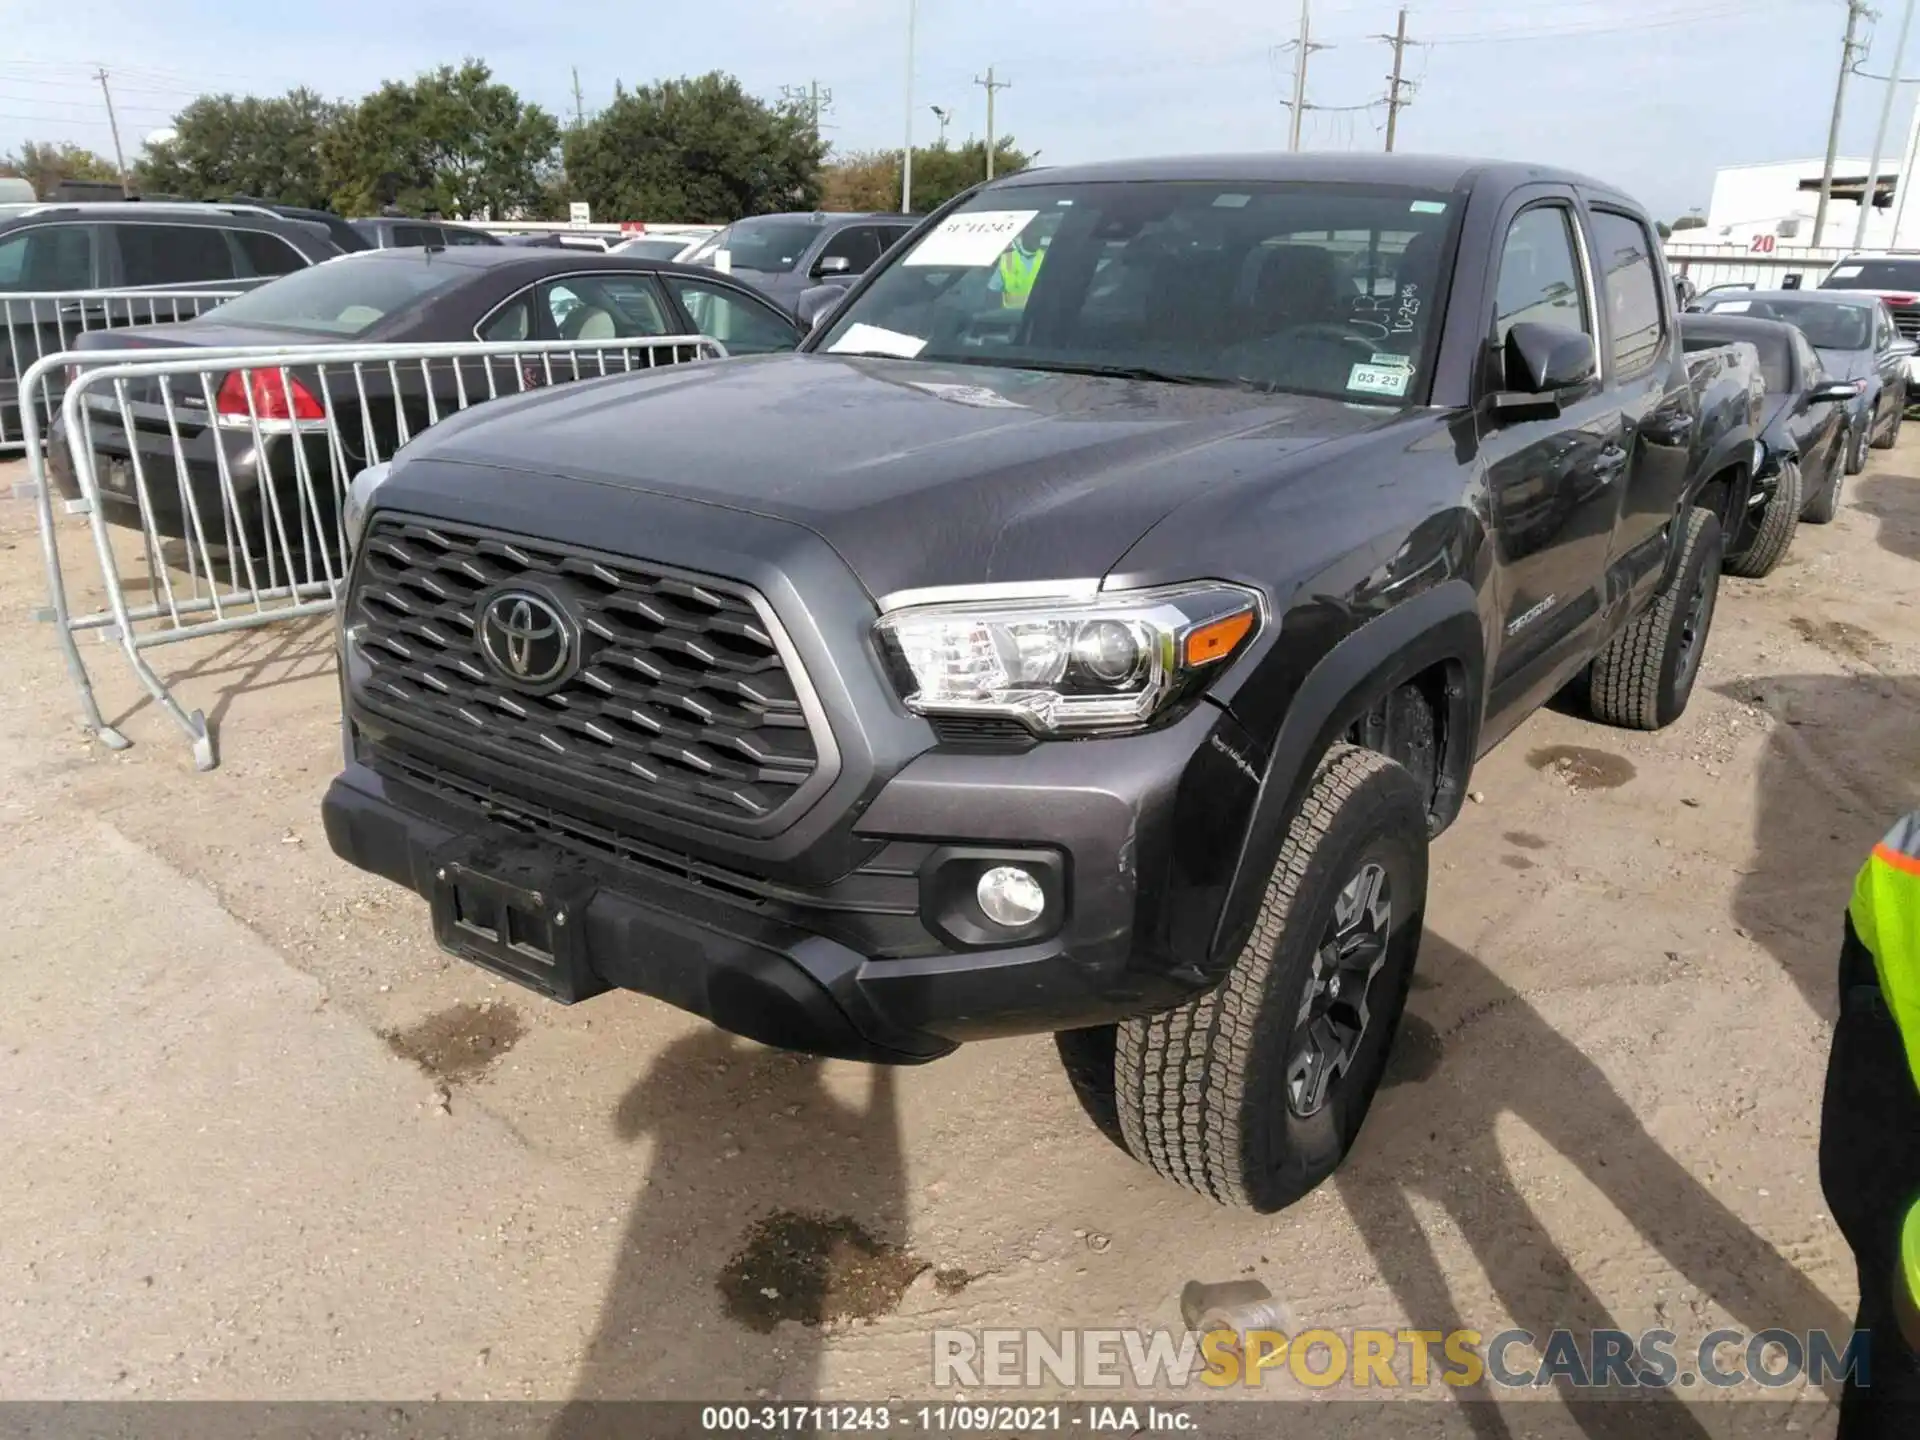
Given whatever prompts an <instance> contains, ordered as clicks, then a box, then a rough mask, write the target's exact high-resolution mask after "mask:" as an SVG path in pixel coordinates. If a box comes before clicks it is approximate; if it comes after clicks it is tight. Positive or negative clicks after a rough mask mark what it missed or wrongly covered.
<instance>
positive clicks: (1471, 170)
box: [995, 151, 1639, 209]
mask: <svg viewBox="0 0 1920 1440" xmlns="http://www.w3.org/2000/svg"><path fill="white" fill-rule="evenodd" d="M1099 180H1228V181H1232V180H1254V181H1258V180H1269V181H1272V180H1321V181H1343V180H1344V181H1351V182H1355V183H1358V184H1363V185H1368V184H1371V185H1409V186H1417V187H1420V188H1422V189H1430V190H1459V189H1464V188H1471V187H1472V186H1473V185H1475V184H1478V183H1481V182H1487V183H1491V184H1493V185H1495V186H1497V187H1502V188H1504V187H1510V186H1514V185H1524V184H1530V183H1537V182H1541V181H1548V182H1557V183H1559V184H1563V185H1577V186H1579V187H1581V188H1582V189H1585V190H1594V191H1600V192H1602V193H1604V194H1606V195H1608V196H1609V197H1613V198H1617V199H1620V200H1626V199H1627V198H1628V197H1627V196H1626V195H1625V194H1624V193H1623V192H1621V191H1620V190H1618V189H1616V188H1615V187H1613V186H1611V185H1608V184H1606V183H1605V182H1604V181H1600V180H1595V179H1593V178H1592V177H1591V176H1588V175H1581V174H1579V173H1577V172H1575V171H1572V170H1561V169H1558V168H1556V167H1554V166H1551V165H1531V164H1525V163H1522V162H1518V161H1513V160H1476V159H1473V158H1470V157H1466V156H1458V155H1384V154H1383V155H1368V154H1361V155H1355V154H1349V153H1344V152H1342V153H1327V154H1297V153H1290V152H1287V151H1277V152H1262V153H1251V154H1231V155H1170V156H1164V157H1160V158H1156V159H1147V160H1102V161H1096V162H1093V163H1090V164H1086V165H1061V166H1055V167H1049V168H1046V169H1040V170H1023V171H1021V172H1019V173H1018V174H1015V175H1009V176H1007V177H1006V178H1005V179H1003V180H999V181H996V182H995V185H996V188H1014V187H1017V186H1021V185H1052V184H1073V183H1076V182H1080V181H1099ZM1635 208H1636V209H1638V208H1639V207H1638V206H1637V205H1636V206H1635Z"/></svg>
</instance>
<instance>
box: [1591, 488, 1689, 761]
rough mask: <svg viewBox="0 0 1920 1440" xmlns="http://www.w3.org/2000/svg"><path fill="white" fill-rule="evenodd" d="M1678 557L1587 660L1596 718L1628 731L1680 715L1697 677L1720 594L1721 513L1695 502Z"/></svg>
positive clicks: (1656, 727)
mask: <svg viewBox="0 0 1920 1440" xmlns="http://www.w3.org/2000/svg"><path fill="white" fill-rule="evenodd" d="M1676 523H1677V524H1680V525H1683V526H1685V527H1686V533H1685V535H1684V536H1683V537H1682V540H1681V547H1680V563H1679V564H1678V565H1676V566H1675V567H1674V570H1673V573H1672V574H1671V575H1669V576H1668V577H1667V579H1666V583H1665V584H1663V585H1662V586H1661V587H1660V590H1659V593H1658V594H1656V595H1655V596H1654V598H1653V603H1652V604H1651V605H1649V606H1648V607H1647V608H1646V609H1645V610H1643V611H1642V612H1641V613H1640V614H1638V615H1636V616H1634V617H1633V619H1631V620H1629V621H1628V622H1627V625H1626V628H1625V629H1624V630H1622V631H1621V632H1620V633H1619V634H1618V635H1616V636H1614V637H1613V641H1612V643H1611V644H1609V645H1608V646H1607V648H1606V649H1604V650H1602V651H1601V652H1600V654H1599V655H1598V656H1597V657H1596V658H1595V659H1594V662H1593V679H1592V685H1591V689H1590V691H1589V695H1590V699H1591V704H1592V708H1593V714H1594V718H1595V719H1597V720H1601V721H1604V722H1605V723H1607V724H1609V725H1620V726H1624V727H1626V728H1628V729H1632V730H1660V729H1663V728H1665V727H1666V726H1668V725H1671V724H1672V723H1673V722H1674V721H1676V720H1678V719H1679V718H1680V716H1681V715H1682V714H1684V713H1685V711H1686V708H1687V701H1688V699H1689V698H1691V697H1692V695H1693V682H1694V681H1696V680H1698V679H1699V678H1700V660H1701V657H1702V656H1703V655H1704V654H1705V653H1706V648H1707V633H1708V631H1709V630H1711V629H1712V628H1713V610H1714V604H1715V602H1716V601H1717V600H1718V599H1719V596H1720V563H1721V549H1722V541H1721V535H1720V519H1719V517H1718V516H1716V515H1715V514H1714V513H1713V512H1712V511H1711V510H1707V509H1704V508H1702V507H1701V506H1698V505H1696V506H1694V507H1693V508H1692V509H1690V510H1689V511H1688V512H1687V513H1686V514H1685V515H1684V516H1682V517H1681V518H1680V519H1679V520H1678V521H1677V522H1676Z"/></svg>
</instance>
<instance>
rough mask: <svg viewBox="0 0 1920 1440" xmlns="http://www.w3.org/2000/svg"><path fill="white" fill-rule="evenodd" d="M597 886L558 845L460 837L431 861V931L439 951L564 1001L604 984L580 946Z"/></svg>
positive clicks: (594, 992)
mask: <svg viewBox="0 0 1920 1440" xmlns="http://www.w3.org/2000/svg"><path fill="white" fill-rule="evenodd" d="M598 888H599V887H598V884H597V882H596V881H595V880H594V879H593V877H592V876H591V875H589V874H586V873H585V872H584V871H582V870H580V869H578V868H577V867H575V866H574V865H573V864H572V863H571V862H570V861H569V860H568V859H567V857H566V856H565V855H564V854H562V853H560V852H559V851H557V850H551V849H546V848H543V847H540V846H536V845H527V844H524V843H518V842H501V841H493V840H475V839H471V838H468V839H463V840H461V841H459V842H456V844H455V845H453V846H452V847H449V849H448V850H446V851H444V852H442V853H441V854H440V855H437V856H436V857H435V860H434V878H433V893H432V896H431V897H430V899H431V903H432V906H433V936H434V939H435V940H436V941H438V942H439V944H440V947H441V948H442V949H443V950H446V951H448V952H450V953H451V954H454V955H457V956H459V957H460V958H461V959H463V960H468V961H471V962H472V963H473V964H475V965H479V966H481V967H482V968H483V969H486V970H491V971H493V972H494V973H495V974H497V975H503V976H505V977H506V978H507V979H509V980H514V981H518V982H519V983H520V984H522V985H525V986H528V987H529V988H531V989H534V990H538V991H539V992H540V993H541V994H543V995H546V996H548V997H549V998H551V999H553V1000H557V1001H559V1002H560V1003H561V1004H563V1005H571V1004H573V1003H575V1002H576V1001H579V1000H585V999H587V998H588V997H589V996H592V995H597V994H599V993H600V992H601V991H602V990H604V989H606V988H607V984H606V982H605V981H604V980H602V979H601V978H600V976H599V975H598V974H597V973H596V972H595V970H594V968H593V962H592V958H591V957H590V955H589V954H588V948H587V906H588V905H589V904H590V903H591V902H592V900H593V896H594V892H595V891H596V890H597V889H598Z"/></svg>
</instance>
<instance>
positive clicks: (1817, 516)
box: [1800, 435, 1853, 525]
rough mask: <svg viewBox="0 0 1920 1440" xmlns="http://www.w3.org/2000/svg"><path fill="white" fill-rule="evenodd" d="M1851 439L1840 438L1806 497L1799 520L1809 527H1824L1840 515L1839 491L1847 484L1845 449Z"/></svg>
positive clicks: (1846, 437)
mask: <svg viewBox="0 0 1920 1440" xmlns="http://www.w3.org/2000/svg"><path fill="white" fill-rule="evenodd" d="M1852 443H1853V441H1852V437H1850V436H1844V435H1843V436H1842V437H1841V438H1840V442H1839V443H1838V444H1836V445H1835V446H1834V447H1833V453H1832V454H1831V455H1830V456H1829V457H1828V459H1827V465H1826V470H1825V472H1824V473H1823V474H1822V476H1821V478H1820V483H1819V484H1818V485H1816V486H1815V487H1814V489H1813V491H1812V493H1810V494H1809V495H1808V496H1807V499H1806V504H1805V505H1804V506H1803V507H1802V508H1801V511H1800V518H1801V519H1802V520H1805V521H1806V522H1807V523H1809V524H1811V525H1825V524H1827V523H1828V522H1829V521H1831V520H1832V519H1833V517H1834V516H1835V515H1838V514H1839V513H1840V490H1841V487H1842V486H1844V485H1845V484H1846V483H1847V462H1846V455H1847V447H1848V446H1850V445H1851V444H1852Z"/></svg>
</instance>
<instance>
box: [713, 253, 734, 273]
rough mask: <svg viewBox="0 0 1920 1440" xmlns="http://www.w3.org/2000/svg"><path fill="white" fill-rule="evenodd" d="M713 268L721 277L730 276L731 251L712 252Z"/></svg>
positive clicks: (731, 264)
mask: <svg viewBox="0 0 1920 1440" xmlns="http://www.w3.org/2000/svg"><path fill="white" fill-rule="evenodd" d="M713 268H714V269H716V270H718V271H719V272H720V273H721V274H722V275H731V274H732V273H733V252H732V251H731V250H716V251H714V252H713Z"/></svg>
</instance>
